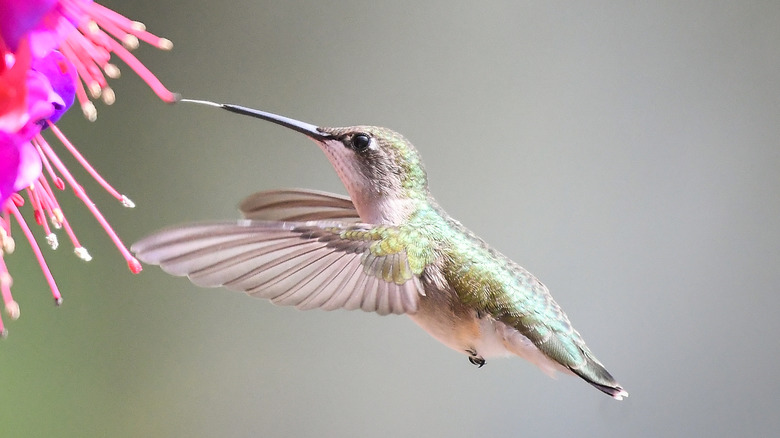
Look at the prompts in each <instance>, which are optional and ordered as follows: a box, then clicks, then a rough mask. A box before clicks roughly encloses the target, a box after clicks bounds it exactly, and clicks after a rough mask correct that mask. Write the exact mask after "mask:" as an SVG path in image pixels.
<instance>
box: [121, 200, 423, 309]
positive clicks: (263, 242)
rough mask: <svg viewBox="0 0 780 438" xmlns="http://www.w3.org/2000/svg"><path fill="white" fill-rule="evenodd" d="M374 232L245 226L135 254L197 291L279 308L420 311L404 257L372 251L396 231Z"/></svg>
mask: <svg viewBox="0 0 780 438" xmlns="http://www.w3.org/2000/svg"><path fill="white" fill-rule="evenodd" d="M306 195H308V193H306ZM260 210H262V208H261V209H260ZM370 230H371V226H370V225H366V224H358V223H355V224H352V223H344V222H329V221H316V222H272V221H254V220H243V221H239V222H222V223H211V224H199V225H192V226H185V227H180V228H174V229H170V230H166V231H161V232H159V233H157V234H154V235H152V236H149V237H147V238H145V239H143V240H141V241H140V242H138V243H136V244H135V245H133V247H132V249H133V251H134V252H135V253H136V255H137V256H138V258H139V259H141V260H142V261H144V262H146V263H151V264H158V265H160V267H162V268H163V270H165V271H166V272H169V273H171V274H173V275H178V276H188V277H189V278H190V280H191V281H192V282H193V283H195V284H197V285H200V286H206V287H215V286H224V287H227V288H229V289H233V290H240V291H244V292H246V293H248V294H249V295H252V296H255V297H258V298H266V299H270V300H271V301H272V302H273V303H274V304H278V305H289V306H296V307H298V308H300V309H313V308H321V309H325V310H333V309H338V308H344V309H350V310H351V309H362V310H364V311H369V312H377V313H379V314H382V315H385V314H389V313H396V314H401V313H414V312H416V310H417V305H418V301H419V296H420V295H422V294H424V292H423V289H422V284H421V283H420V281H419V279H418V278H417V276H415V275H412V274H411V271H410V269H409V262H408V260H407V256H406V253H405V251H404V250H403V249H400V250H397V251H396V252H390V253H384V254H383V253H374V252H372V250H371V246H372V244H373V243H376V242H378V241H381V239H383V238H384V237H382V236H386V235H387V233H390V232H392V230H390V231H388V230H386V229H384V230H383V232H382V233H370Z"/></svg>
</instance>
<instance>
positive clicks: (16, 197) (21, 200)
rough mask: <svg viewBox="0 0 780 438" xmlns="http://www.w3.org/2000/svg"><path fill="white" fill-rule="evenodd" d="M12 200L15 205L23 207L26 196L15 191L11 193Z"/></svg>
mask: <svg viewBox="0 0 780 438" xmlns="http://www.w3.org/2000/svg"><path fill="white" fill-rule="evenodd" d="M11 200H12V201H13V203H14V205H15V206H17V207H21V206H23V205H24V198H22V195H20V194H18V193H14V194H13V195H11Z"/></svg>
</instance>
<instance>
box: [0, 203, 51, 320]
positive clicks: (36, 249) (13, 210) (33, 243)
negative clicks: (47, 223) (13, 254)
mask: <svg viewBox="0 0 780 438" xmlns="http://www.w3.org/2000/svg"><path fill="white" fill-rule="evenodd" d="M7 208H8V209H10V210H11V213H12V214H13V215H14V218H16V223H18V224H19V228H21V229H22V232H23V233H24V236H25V237H26V238H27V241H28V242H30V247H31V248H32V250H33V253H35V258H36V259H38V264H39V265H40V266H41V271H43V276H44V277H45V278H46V282H47V283H49V288H50V289H51V294H52V296H53V297H54V303H55V304H57V305H58V306H59V305H60V304H61V303H62V295H60V290H59V289H58V288H57V283H55V282H54V276H52V275H51V271H50V270H49V266H48V265H47V264H46V260H44V258H43V253H41V248H39V247H38V242H36V241H35V237H33V234H32V231H30V227H28V226H27V223H26V222H25V221H24V217H23V216H22V214H21V213H19V209H18V208H17V207H16V205H14V204H7Z"/></svg>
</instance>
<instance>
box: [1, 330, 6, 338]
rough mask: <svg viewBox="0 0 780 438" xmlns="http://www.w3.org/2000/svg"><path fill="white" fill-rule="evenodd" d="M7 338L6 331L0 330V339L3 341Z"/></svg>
mask: <svg viewBox="0 0 780 438" xmlns="http://www.w3.org/2000/svg"><path fill="white" fill-rule="evenodd" d="M7 337H8V330H6V329H3V330H0V338H2V339H5V338H7Z"/></svg>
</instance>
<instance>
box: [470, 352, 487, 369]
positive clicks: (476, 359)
mask: <svg viewBox="0 0 780 438" xmlns="http://www.w3.org/2000/svg"><path fill="white" fill-rule="evenodd" d="M466 353H468V355H469V362H471V364H472V365H476V366H477V368H482V367H483V366H485V362H486V361H485V359H484V358H483V357H482V356H480V355H478V354H477V351H476V350H471V349H469V350H466Z"/></svg>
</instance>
